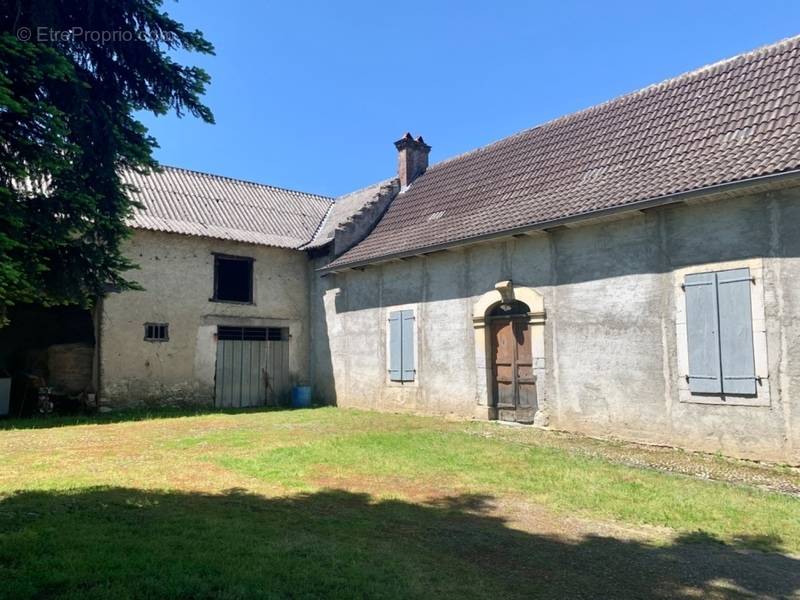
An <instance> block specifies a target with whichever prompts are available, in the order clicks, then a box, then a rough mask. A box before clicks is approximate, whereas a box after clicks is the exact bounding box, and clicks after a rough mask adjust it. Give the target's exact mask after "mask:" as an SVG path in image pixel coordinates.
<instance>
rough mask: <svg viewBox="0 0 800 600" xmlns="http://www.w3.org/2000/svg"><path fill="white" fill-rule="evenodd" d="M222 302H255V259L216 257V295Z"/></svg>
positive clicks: (215, 297) (215, 298)
mask: <svg viewBox="0 0 800 600" xmlns="http://www.w3.org/2000/svg"><path fill="white" fill-rule="evenodd" d="M212 300H217V301H220V302H246V303H251V302H253V259H252V258H246V257H238V256H215V257H214V297H213V298H212Z"/></svg>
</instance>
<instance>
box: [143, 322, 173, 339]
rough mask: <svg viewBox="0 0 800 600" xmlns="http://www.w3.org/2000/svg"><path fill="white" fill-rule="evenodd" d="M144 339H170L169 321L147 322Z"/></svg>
mask: <svg viewBox="0 0 800 600" xmlns="http://www.w3.org/2000/svg"><path fill="white" fill-rule="evenodd" d="M144 339H145V341H146V342H166V341H168V340H169V323H145V324H144Z"/></svg>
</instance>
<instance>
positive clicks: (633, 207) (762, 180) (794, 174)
mask: <svg viewBox="0 0 800 600" xmlns="http://www.w3.org/2000/svg"><path fill="white" fill-rule="evenodd" d="M795 178H798V179H800V169H793V170H791V171H784V172H782V173H773V174H771V175H761V176H759V177H752V178H750V179H745V180H741V181H733V182H727V183H718V184H715V185H711V186H708V187H704V188H699V189H695V190H688V191H685V192H675V193H672V194H666V195H663V196H657V197H655V198H650V199H647V200H638V201H634V202H630V203H628V204H623V205H620V206H613V207H610V208H603V209H599V210H594V211H591V212H587V213H581V214H577V215H571V216H568V217H563V218H560V219H552V220H550V221H540V222H538V223H533V224H531V225H523V226H520V227H513V228H511V229H502V230H500V231H493V232H491V233H484V234H480V235H476V236H472V237H466V238H459V239H458V240H453V241H450V242H443V243H440V244H434V245H431V246H422V247H420V248H415V249H413V250H403V251H401V252H395V253H392V254H386V255H383V256H379V257H375V258H371V259H365V260H360V261H355V262H350V263H345V264H342V265H336V266H334V267H330V266H327V267H320V268H319V269H317V271H318V272H319V273H320V274H322V275H328V274H330V273H338V272H341V271H347V270H349V269H359V268H363V267H366V266H369V265H374V264H377V263H383V262H389V261H392V260H399V259H403V258H411V257H414V256H420V255H422V254H430V253H432V252H439V251H441V250H447V249H450V248H454V247H457V246H466V245H469V244H474V243H478V242H484V241H488V240H493V239H497V238H504V237H508V236H513V235H517V234H524V233H528V232H532V231H541V230H544V229H551V228H555V227H559V226H565V225H568V224H570V223H575V222H579V221H588V220H591V219H594V218H598V217H604V216H609V215H615V214H619V213H623V212H633V211H637V210H645V209H649V208H657V207H660V206H666V205H669V204H677V203H679V202H686V201H689V200H693V199H695V198H698V197H702V196H708V195H710V194H719V193H725V192H742V191H746V190H747V189H748V188H754V187H759V186H762V185H768V184H777V183H783V182H785V181H787V180H792V179H795Z"/></svg>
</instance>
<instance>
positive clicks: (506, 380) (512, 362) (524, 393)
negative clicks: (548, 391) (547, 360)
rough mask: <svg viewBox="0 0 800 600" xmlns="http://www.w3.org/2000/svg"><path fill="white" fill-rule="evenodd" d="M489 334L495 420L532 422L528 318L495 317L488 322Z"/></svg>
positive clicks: (533, 384) (533, 406) (533, 393)
mask: <svg viewBox="0 0 800 600" xmlns="http://www.w3.org/2000/svg"><path fill="white" fill-rule="evenodd" d="M491 331H492V361H493V362H492V375H493V392H494V403H495V407H496V408H497V418H498V419H500V420H501V421H517V422H519V423H531V422H533V417H534V414H535V413H536V378H535V376H534V374H533V352H532V348H531V331H530V326H529V324H528V319H527V318H526V317H524V316H523V317H518V318H515V317H508V318H497V317H496V318H493V319H492V320H491Z"/></svg>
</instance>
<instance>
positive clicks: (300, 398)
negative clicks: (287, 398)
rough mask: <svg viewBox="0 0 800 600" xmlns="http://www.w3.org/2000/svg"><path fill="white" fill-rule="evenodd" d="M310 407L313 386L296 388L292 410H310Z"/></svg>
mask: <svg viewBox="0 0 800 600" xmlns="http://www.w3.org/2000/svg"><path fill="white" fill-rule="evenodd" d="M309 406H311V386H310V385H296V386H294V387H293V388H292V408H308V407H309Z"/></svg>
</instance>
